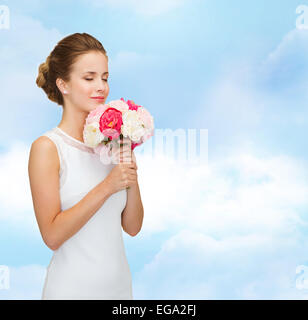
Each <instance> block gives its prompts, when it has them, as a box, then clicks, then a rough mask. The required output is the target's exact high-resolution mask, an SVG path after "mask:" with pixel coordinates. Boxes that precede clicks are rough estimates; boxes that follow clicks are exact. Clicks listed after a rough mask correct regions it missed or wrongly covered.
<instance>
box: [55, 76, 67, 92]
mask: <svg viewBox="0 0 308 320" xmlns="http://www.w3.org/2000/svg"><path fill="white" fill-rule="evenodd" d="M56 85H57V87H58V89H59V90H60V91H61V92H62V94H67V93H68V90H67V85H66V83H65V82H64V81H63V80H62V79H61V78H57V80H56Z"/></svg>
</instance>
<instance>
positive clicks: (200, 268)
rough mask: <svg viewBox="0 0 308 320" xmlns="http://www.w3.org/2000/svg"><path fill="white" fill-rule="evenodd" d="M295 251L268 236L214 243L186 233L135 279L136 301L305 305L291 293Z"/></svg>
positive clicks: (289, 244)
mask: <svg viewBox="0 0 308 320" xmlns="http://www.w3.org/2000/svg"><path fill="white" fill-rule="evenodd" d="M299 247H300V249H301V250H302V251H301V252H300V253H301V254H303V253H304V252H305V248H306V247H305V246H304V245H302V246H300V245H299V244H296V243H295V242H290V241H289V239H284V238H280V239H273V238H272V237H271V236H270V235H269V234H268V235H263V236H262V235H261V234H254V233H251V234H249V235H245V236H230V237H225V238H222V239H215V238H214V237H211V236H208V235H206V234H205V233H202V232H198V231H193V230H190V229H184V230H181V231H180V232H179V233H178V234H176V235H175V236H173V237H171V238H170V239H169V240H167V241H166V242H165V243H164V245H163V246H162V248H161V250H160V252H159V253H158V254H156V256H155V257H154V259H153V260H152V261H151V262H150V263H148V264H146V265H145V266H144V268H143V269H142V271H140V272H139V273H137V274H136V275H135V277H134V298H135V299H307V297H308V296H307V290H306V292H305V290H303V291H301V290H298V289H296V287H295V283H296V279H295V268H296V263H297V259H298V257H299V252H298V249H299ZM294 249H296V253H294V251H293V250H294Z"/></svg>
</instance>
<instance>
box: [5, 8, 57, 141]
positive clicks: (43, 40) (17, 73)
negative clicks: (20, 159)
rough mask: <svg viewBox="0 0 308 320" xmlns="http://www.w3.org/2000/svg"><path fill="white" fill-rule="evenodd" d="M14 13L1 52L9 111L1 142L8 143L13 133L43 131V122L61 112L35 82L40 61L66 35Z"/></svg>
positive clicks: (26, 133) (27, 136) (18, 134)
mask: <svg viewBox="0 0 308 320" xmlns="http://www.w3.org/2000/svg"><path fill="white" fill-rule="evenodd" d="M11 16H12V17H11V28H10V29H9V30H8V31H7V32H5V33H2V34H1V48H2V50H1V53H0V67H1V77H0V87H1V110H2V112H3V113H4V112H5V114H6V116H5V119H6V121H4V122H3V124H2V131H1V137H0V143H1V144H2V145H5V146H8V145H9V143H11V139H12V136H15V137H16V136H20V137H23V138H24V140H27V139H29V137H31V136H32V134H33V130H38V131H39V130H40V126H41V125H42V127H41V130H43V129H42V128H43V126H44V125H43V123H46V121H48V120H49V119H50V118H52V114H53V115H54V116H55V115H56V114H57V112H59V108H58V107H57V105H56V104H54V103H52V102H51V101H49V100H48V99H47V96H46V95H45V93H44V92H43V90H42V89H40V88H38V87H37V85H36V83H35V81H36V77H37V74H38V67H39V64H40V63H42V62H44V61H45V60H46V58H47V56H48V55H49V53H50V51H51V50H52V49H53V47H54V45H55V44H56V43H57V42H58V41H59V40H60V38H62V36H61V34H60V33H59V31H57V30H56V29H55V28H53V29H46V28H45V27H44V26H43V25H42V23H41V22H40V21H38V20H35V19H32V18H30V17H27V16H22V15H19V14H15V12H14V11H11ZM33 123H35V126H33ZM31 131H32V132H31ZM38 131H36V133H37V132H38Z"/></svg>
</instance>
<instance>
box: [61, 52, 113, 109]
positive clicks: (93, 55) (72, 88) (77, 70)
mask: <svg viewBox="0 0 308 320" xmlns="http://www.w3.org/2000/svg"><path fill="white" fill-rule="evenodd" d="M70 76H71V78H70V81H69V82H67V91H68V94H66V95H64V96H65V99H68V100H69V102H70V104H72V105H74V106H76V107H77V108H78V109H79V110H82V111H86V112H90V111H92V110H93V109H95V108H96V107H97V105H99V104H102V103H105V101H106V99H107V97H108V94H109V84H108V82H107V81H108V76H109V73H108V60H107V58H106V56H105V55H104V54H103V53H101V52H98V51H91V52H88V53H85V54H83V55H81V56H79V57H78V58H77V60H76V61H75V63H74V64H73V66H72V71H71V74H70ZM98 97H100V98H101V97H103V99H100V98H98Z"/></svg>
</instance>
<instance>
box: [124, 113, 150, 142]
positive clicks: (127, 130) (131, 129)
mask: <svg viewBox="0 0 308 320" xmlns="http://www.w3.org/2000/svg"><path fill="white" fill-rule="evenodd" d="M122 119H123V124H122V127H121V132H122V134H123V136H124V137H129V138H130V139H131V140H132V141H134V142H137V141H139V140H140V139H141V137H142V136H143V135H144V134H145V128H144V126H143V122H142V121H141V119H140V117H139V115H138V113H137V111H136V110H128V111H126V112H124V113H123V115H122Z"/></svg>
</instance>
